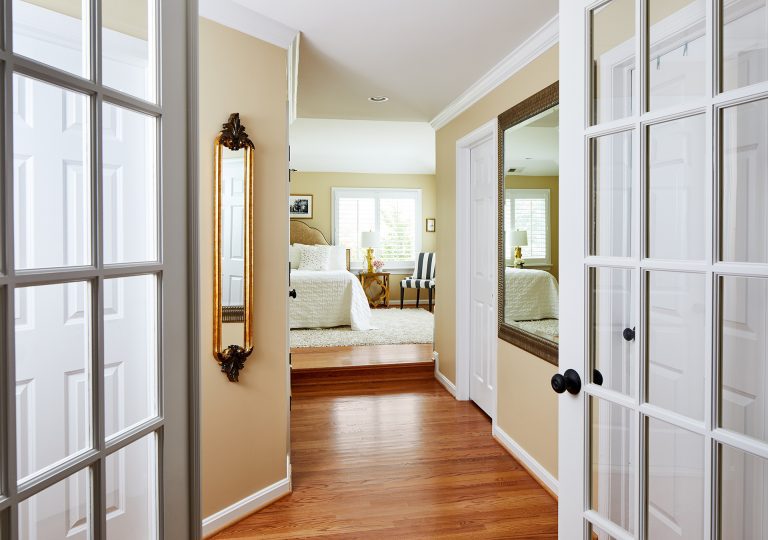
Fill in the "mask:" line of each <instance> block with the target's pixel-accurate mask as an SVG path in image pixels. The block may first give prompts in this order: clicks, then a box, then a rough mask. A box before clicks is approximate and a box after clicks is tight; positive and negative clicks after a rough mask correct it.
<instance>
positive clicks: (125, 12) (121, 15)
mask: <svg viewBox="0 0 768 540" xmlns="http://www.w3.org/2000/svg"><path fill="white" fill-rule="evenodd" d="M26 1H27V2H28V3H30V4H36V5H38V6H40V7H44V8H46V9H50V10H51V11H58V12H59V13H63V14H65V15H68V16H70V17H74V18H76V19H82V17H83V7H82V4H81V3H80V2H72V1H71V0H26ZM101 16H102V22H103V24H104V26H105V27H106V28H110V29H112V30H115V31H117V32H120V33H121V34H128V35H129V36H134V37H137V38H140V39H147V2H137V1H136V0H102V9H101Z"/></svg>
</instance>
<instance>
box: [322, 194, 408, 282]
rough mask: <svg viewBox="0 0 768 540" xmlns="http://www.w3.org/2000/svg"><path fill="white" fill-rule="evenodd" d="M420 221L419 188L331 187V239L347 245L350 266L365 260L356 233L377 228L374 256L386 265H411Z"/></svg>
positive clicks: (393, 266)
mask: <svg viewBox="0 0 768 540" xmlns="http://www.w3.org/2000/svg"><path fill="white" fill-rule="evenodd" d="M420 224H421V190H420V189H348V188H333V240H334V244H336V245H340V246H344V247H346V248H349V250H350V260H351V266H352V267H353V268H362V267H363V265H364V261H365V248H366V247H367V246H361V245H360V233H363V232H367V231H378V233H379V234H380V236H381V246H380V247H379V248H376V250H375V255H376V257H377V258H380V259H383V260H384V262H385V263H386V268H387V269H390V270H392V269H412V268H413V266H414V264H415V261H416V257H417V255H418V253H419V251H421V227H420Z"/></svg>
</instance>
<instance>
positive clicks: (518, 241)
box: [509, 230, 528, 268]
mask: <svg viewBox="0 0 768 540" xmlns="http://www.w3.org/2000/svg"><path fill="white" fill-rule="evenodd" d="M509 242H510V244H512V245H513V246H515V260H514V262H513V264H514V265H515V266H516V267H518V268H522V267H523V265H524V264H525V261H524V260H523V250H522V246H527V245H528V231H520V230H515V231H512V232H510V233H509Z"/></svg>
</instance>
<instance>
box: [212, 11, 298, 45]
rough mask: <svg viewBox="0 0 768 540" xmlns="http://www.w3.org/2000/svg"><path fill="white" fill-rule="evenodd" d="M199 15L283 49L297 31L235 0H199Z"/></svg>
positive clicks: (291, 40)
mask: <svg viewBox="0 0 768 540" xmlns="http://www.w3.org/2000/svg"><path fill="white" fill-rule="evenodd" d="M200 16H201V17H205V18H206V19H210V20H212V21H214V22H217V23H219V24H223V25H224V26H228V27H229V28H232V29H234V30H238V31H240V32H242V33H244V34H248V35H250V36H253V37H255V38H258V39H260V40H262V41H266V42H267V43H271V44H272V45H276V46H278V47H280V48H283V49H288V47H289V46H290V45H291V43H292V42H293V39H294V38H295V37H296V34H298V33H299V32H298V30H294V29H293V28H290V27H288V26H285V25H284V24H282V23H280V22H277V21H276V20H274V19H270V18H269V17H265V16H264V15H260V14H259V13H256V12H255V11H253V10H252V9H249V8H247V7H245V6H243V5H242V4H240V3H239V2H237V1H236V0H200Z"/></svg>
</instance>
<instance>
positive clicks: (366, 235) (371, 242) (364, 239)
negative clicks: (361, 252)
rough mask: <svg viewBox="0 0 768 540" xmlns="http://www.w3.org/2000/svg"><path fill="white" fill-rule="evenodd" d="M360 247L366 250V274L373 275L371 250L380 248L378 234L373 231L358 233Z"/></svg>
mask: <svg viewBox="0 0 768 540" xmlns="http://www.w3.org/2000/svg"><path fill="white" fill-rule="evenodd" d="M360 245H361V246H362V247H364V248H367V251H366V254H365V260H366V262H368V273H369V274H373V272H374V269H373V249H374V248H377V247H380V246H381V237H380V236H379V233H377V232H374V231H368V232H363V233H360Z"/></svg>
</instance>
